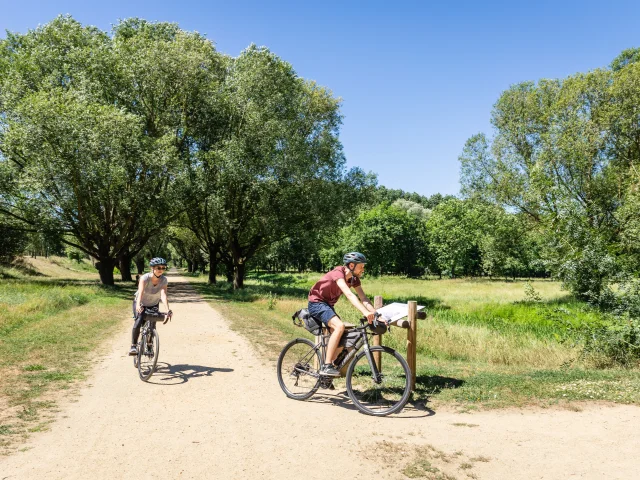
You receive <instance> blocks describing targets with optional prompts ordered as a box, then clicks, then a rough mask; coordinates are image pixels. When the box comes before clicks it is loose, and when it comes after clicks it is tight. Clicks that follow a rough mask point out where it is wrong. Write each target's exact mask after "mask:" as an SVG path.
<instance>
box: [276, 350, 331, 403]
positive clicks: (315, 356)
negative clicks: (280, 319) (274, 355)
mask: <svg viewBox="0 0 640 480" xmlns="http://www.w3.org/2000/svg"><path fill="white" fill-rule="evenodd" d="M321 364H322V363H321V361H320V352H319V351H318V349H317V348H315V345H314V344H313V343H311V341H309V340H307V339H306V338H296V339H295V340H292V341H290V342H289V343H288V344H287V345H286V346H285V347H284V348H283V349H282V352H280V356H279V357H278V383H280V388H282V391H283V392H284V393H285V394H286V395H287V397H289V398H293V399H295V400H306V399H307V398H309V397H311V396H312V395H313V394H314V393H316V391H317V390H318V388H319V387H320V366H321Z"/></svg>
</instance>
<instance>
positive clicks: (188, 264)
mask: <svg viewBox="0 0 640 480" xmlns="http://www.w3.org/2000/svg"><path fill="white" fill-rule="evenodd" d="M187 272H189V273H191V272H193V262H192V261H191V260H187Z"/></svg>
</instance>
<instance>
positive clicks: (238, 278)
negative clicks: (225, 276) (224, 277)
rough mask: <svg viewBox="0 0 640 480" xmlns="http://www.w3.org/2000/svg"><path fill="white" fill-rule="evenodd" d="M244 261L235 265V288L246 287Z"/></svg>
mask: <svg viewBox="0 0 640 480" xmlns="http://www.w3.org/2000/svg"><path fill="white" fill-rule="evenodd" d="M244 268H245V266H244V262H243V261H239V262H238V263H236V264H235V265H234V266H233V289H234V290H239V289H241V288H244Z"/></svg>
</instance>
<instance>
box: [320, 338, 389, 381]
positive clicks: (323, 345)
mask: <svg viewBox="0 0 640 480" xmlns="http://www.w3.org/2000/svg"><path fill="white" fill-rule="evenodd" d="M365 328H366V327H360V328H357V330H359V331H360V338H359V339H358V340H357V341H356V344H355V346H354V347H353V349H352V350H351V351H350V352H348V353H347V355H345V357H344V358H343V359H342V360H341V361H340V364H339V365H337V366H336V369H337V370H341V369H343V368H344V367H345V366H346V365H348V364H349V362H350V361H351V359H352V358H353V357H355V356H356V354H357V353H358V352H359V351H360V349H361V348H364V352H365V356H366V357H367V361H368V362H369V366H370V367H371V373H372V375H371V378H372V379H373V381H374V382H375V383H378V384H379V383H380V382H382V376H381V374H380V372H379V371H378V366H377V365H376V362H375V361H374V360H373V355H371V349H370V347H369V339H368V338H367V333H366V331H365ZM324 331H325V329H323V332H324ZM330 336H331V334H325V333H323V334H322V335H321V337H320V342H319V343H318V344H316V346H315V347H314V349H313V350H312V352H313V354H315V352H316V351H318V349H320V358H321V359H322V361H323V362H324V361H325V359H326V358H327V343H328V340H329V337H330ZM345 348H346V347H345ZM313 376H315V377H320V376H321V375H319V374H318V375H313Z"/></svg>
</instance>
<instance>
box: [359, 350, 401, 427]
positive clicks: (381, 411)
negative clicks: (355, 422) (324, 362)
mask: <svg viewBox="0 0 640 480" xmlns="http://www.w3.org/2000/svg"><path fill="white" fill-rule="evenodd" d="M370 351H371V354H372V355H371V357H372V358H373V353H374V352H375V353H379V354H380V358H381V360H382V361H381V365H382V372H381V374H380V378H379V380H378V381H375V380H374V378H373V371H372V368H371V365H370V364H369V359H368V358H367V356H366V352H364V351H362V352H360V353H359V354H358V355H357V356H356V358H355V359H354V360H353V362H351V365H349V369H348V370H347V393H348V394H349V397H350V398H351V401H352V402H353V404H354V405H355V406H356V407H357V408H358V410H360V411H361V412H363V413H366V414H368V415H375V416H379V417H382V416H385V415H390V414H392V413H395V412H398V411H400V410H401V409H402V408H403V407H404V406H405V404H406V403H407V401H408V400H409V395H411V373H410V370H409V366H408V365H407V362H406V360H405V359H404V358H402V355H400V354H399V353H398V352H396V351H395V350H393V349H392V348H389V347H381V346H373V347H370Z"/></svg>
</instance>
